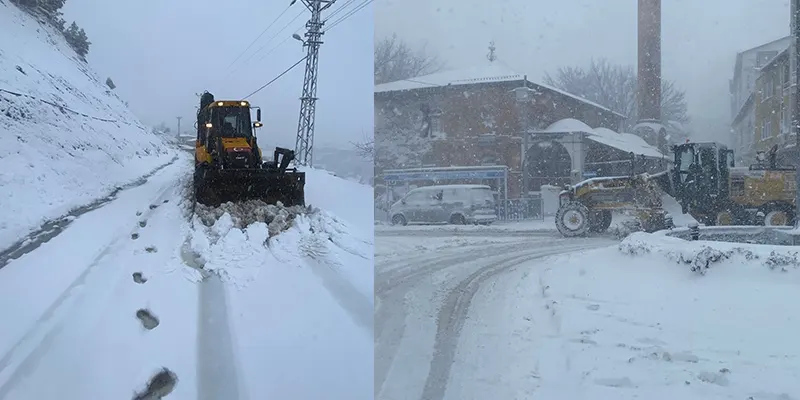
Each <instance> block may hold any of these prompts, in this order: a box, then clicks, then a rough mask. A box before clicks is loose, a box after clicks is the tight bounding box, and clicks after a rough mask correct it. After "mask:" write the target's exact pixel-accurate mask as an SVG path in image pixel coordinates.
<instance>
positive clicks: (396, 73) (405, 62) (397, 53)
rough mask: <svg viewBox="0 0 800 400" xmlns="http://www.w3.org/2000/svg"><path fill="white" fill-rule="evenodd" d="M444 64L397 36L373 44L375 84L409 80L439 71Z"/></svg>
mask: <svg viewBox="0 0 800 400" xmlns="http://www.w3.org/2000/svg"><path fill="white" fill-rule="evenodd" d="M443 67H444V64H442V63H441V62H439V60H438V59H437V58H436V57H435V56H429V55H427V54H426V53H425V49H424V48H422V49H419V50H414V49H412V48H411V47H410V46H409V45H408V44H406V43H405V42H403V41H402V40H400V39H398V38H397V35H392V36H391V37H388V38H384V39H382V40H380V41H378V42H376V43H375V84H376V85H379V84H381V83H386V82H394V81H399V80H402V79H409V78H413V77H416V76H420V75H426V74H432V73H434V72H437V71H440V70H441V69H442V68H443Z"/></svg>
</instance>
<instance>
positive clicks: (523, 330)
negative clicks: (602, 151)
mask: <svg viewBox="0 0 800 400" xmlns="http://www.w3.org/2000/svg"><path fill="white" fill-rule="evenodd" d="M551 264H552V267H551V268H547V269H545V270H543V271H532V272H531V273H530V277H529V279H527V282H524V283H523V284H522V285H520V288H521V290H520V292H519V293H524V295H523V298H522V299H521V304H523V305H524V306H523V307H519V306H517V307H514V308H511V309H510V310H511V313H512V318H513V320H515V321H517V323H516V326H515V327H513V328H511V330H513V331H514V332H515V335H514V336H513V337H512V338H511V339H510V341H509V343H508V344H502V345H501V346H500V347H506V346H507V349H505V350H507V351H505V352H502V353H501V354H507V355H508V357H507V360H510V361H507V364H508V363H510V364H511V365H507V368H508V371H519V373H520V374H521V375H519V376H516V377H514V376H510V377H509V378H508V379H511V380H513V381H514V382H515V383H514V384H513V386H515V387H516V389H515V390H516V392H517V393H523V392H524V393H529V394H530V397H531V398H535V397H539V398H553V399H555V398H575V399H577V398H593V399H600V398H603V399H606V398H608V399H634V398H637V399H773V400H777V399H798V398H800V386H798V384H797V379H798V377H800V364H798V362H797V360H798V359H799V358H800V345H798V341H797V338H796V336H797V335H796V332H798V330H800V318H798V316H797V304H798V303H800V274H799V273H798V272H800V271H798V267H799V266H800V261H798V249H797V248H796V247H785V246H765V245H741V244H734V243H718V242H701V241H697V242H686V241H682V240H680V239H676V238H671V237H665V236H658V235H650V234H645V233H633V234H632V235H631V236H629V237H628V238H627V239H625V240H624V241H623V242H622V243H621V244H620V245H619V246H618V247H610V248H605V249H601V250H595V251H587V252H584V253H576V254H574V255H572V256H559V257H557V258H555V259H554V260H553V261H552V263H551ZM523 288H524V289H523ZM487 329H488V328H487ZM523 372H524V373H523ZM530 377H533V379H531V378H530ZM476 397H482V396H481V394H478V395H476Z"/></svg>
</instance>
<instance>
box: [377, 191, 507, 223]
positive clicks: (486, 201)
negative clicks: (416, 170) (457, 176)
mask: <svg viewBox="0 0 800 400" xmlns="http://www.w3.org/2000/svg"><path fill="white" fill-rule="evenodd" d="M389 213H390V215H391V216H392V219H391V221H392V225H406V224H408V223H409V222H417V223H443V222H444V223H451V224H461V225H463V224H491V223H492V222H494V221H495V220H497V213H496V205H495V199H494V193H493V192H492V189H491V188H490V187H489V186H486V185H438V186H424V187H420V188H416V189H413V190H411V191H409V192H408V193H406V195H405V196H404V197H403V198H402V199H400V200H399V201H397V202H396V203H394V204H393V205H392V207H391V208H390V210H389Z"/></svg>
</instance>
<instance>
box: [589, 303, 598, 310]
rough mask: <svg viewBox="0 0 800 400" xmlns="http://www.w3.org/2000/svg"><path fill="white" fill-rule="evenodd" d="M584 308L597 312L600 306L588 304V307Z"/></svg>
mask: <svg viewBox="0 0 800 400" xmlns="http://www.w3.org/2000/svg"><path fill="white" fill-rule="evenodd" d="M586 308H587V309H589V310H591V311H597V310H599V309H600V305H599V304H589V305H588V306H586Z"/></svg>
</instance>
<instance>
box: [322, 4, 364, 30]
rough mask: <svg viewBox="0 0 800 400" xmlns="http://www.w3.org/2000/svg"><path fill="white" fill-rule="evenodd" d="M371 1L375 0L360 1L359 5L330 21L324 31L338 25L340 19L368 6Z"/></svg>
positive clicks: (344, 18) (342, 19) (346, 17)
mask: <svg viewBox="0 0 800 400" xmlns="http://www.w3.org/2000/svg"><path fill="white" fill-rule="evenodd" d="M373 1H375V0H364V1H362V2H361V3H360V4H359V5H357V6H356V7H355V8H354V9H352V10H351V11H350V12H348V13H347V14H345V15H343V16H341V17H340V18H339V19H337V20H335V21H333V22H331V24H330V26H328V29H326V30H325V32H327V31H329V30H331V28H333V27H334V26H336V25H339V24H340V23H341V22H342V21H344V20H346V19H348V18H350V17H351V16H353V14H355V13H357V12H359V11H361V10H362V9H364V7H366V6H368V5H369V4H370V3H372V2H373Z"/></svg>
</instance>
